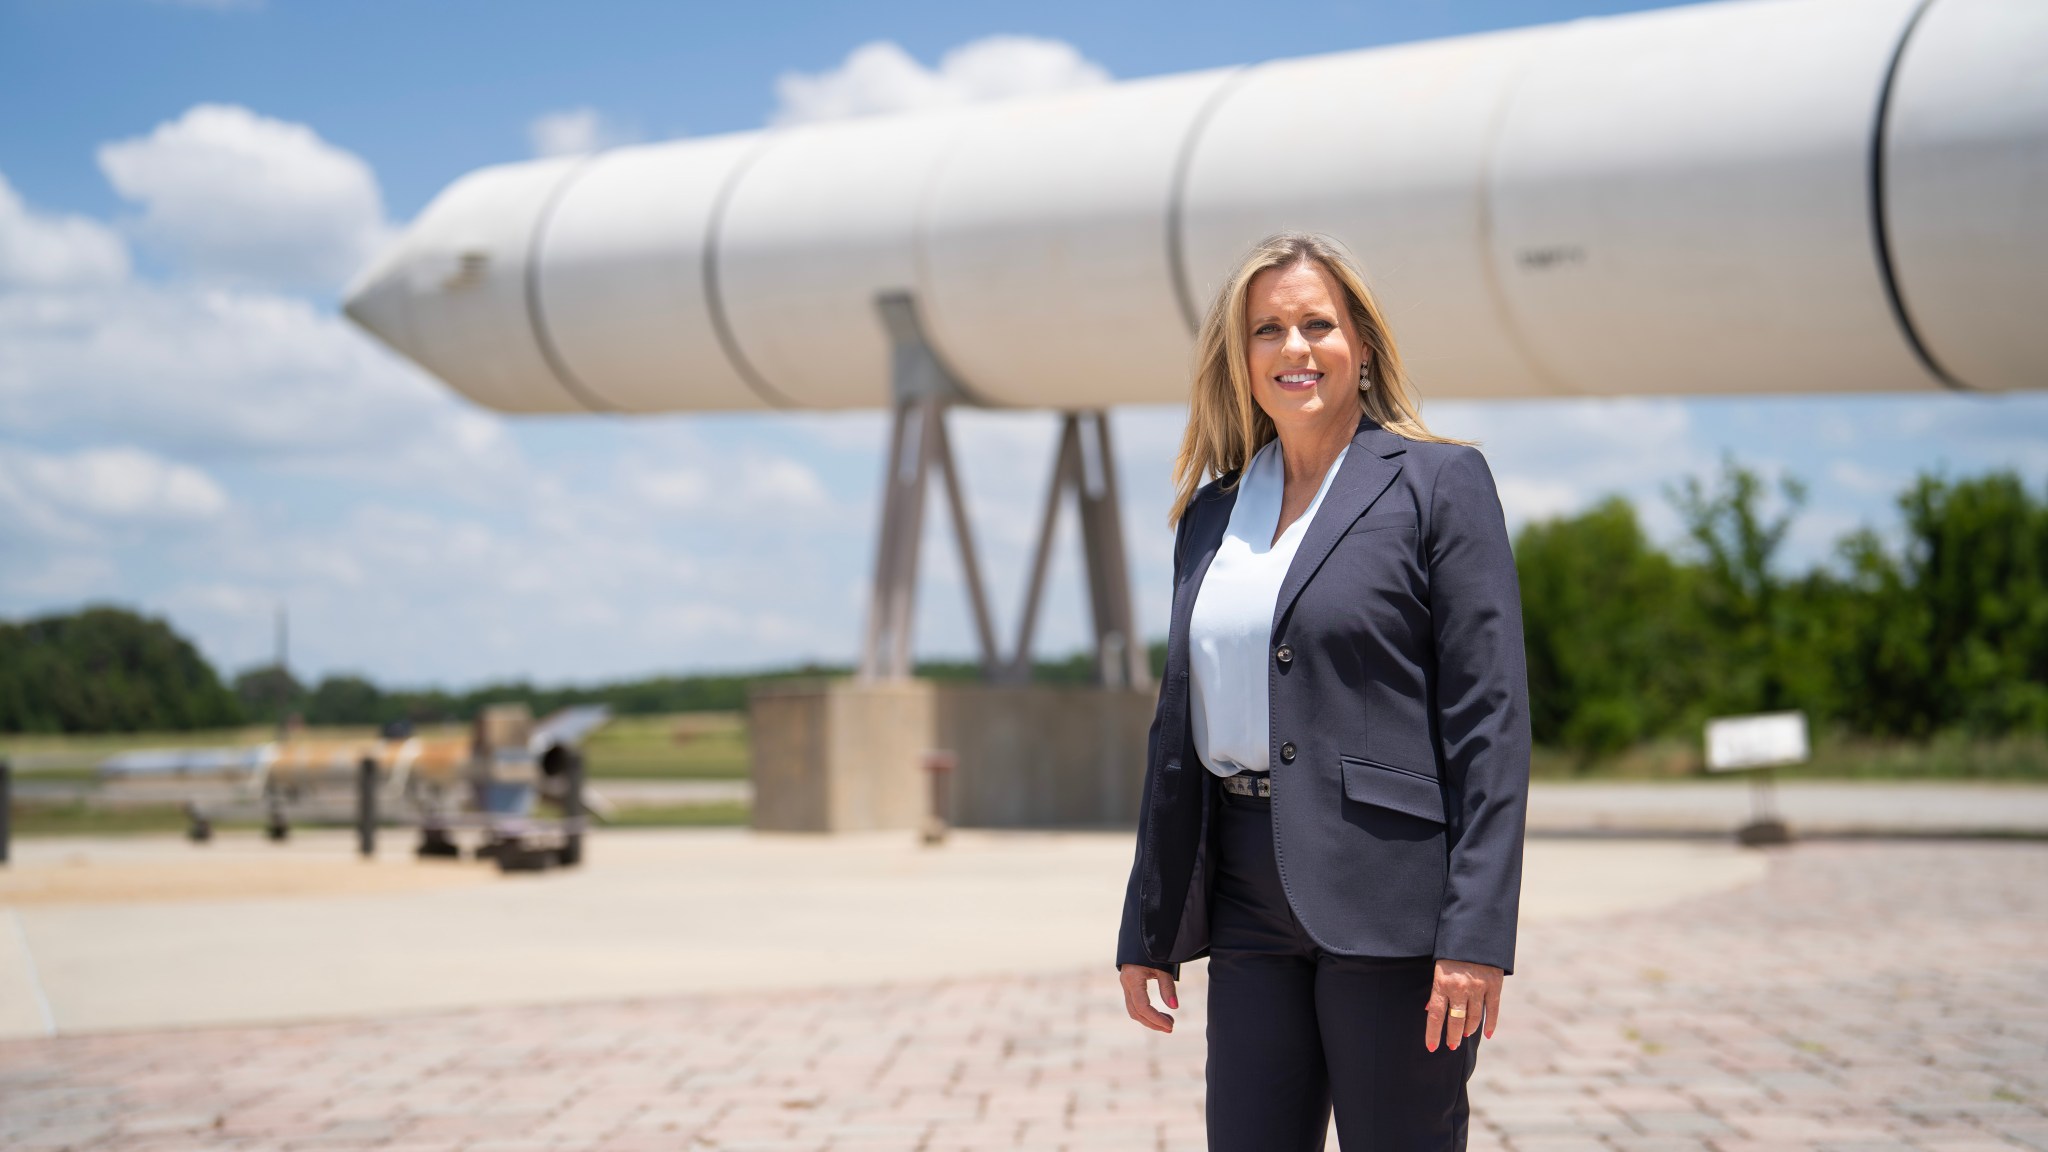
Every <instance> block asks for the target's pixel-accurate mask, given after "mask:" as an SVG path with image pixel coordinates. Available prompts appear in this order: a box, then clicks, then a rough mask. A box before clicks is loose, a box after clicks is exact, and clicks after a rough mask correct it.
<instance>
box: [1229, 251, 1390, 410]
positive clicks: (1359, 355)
mask: <svg viewBox="0 0 2048 1152" xmlns="http://www.w3.org/2000/svg"><path fill="white" fill-rule="evenodd" d="M1343 300H1344V288H1343V286H1342V285H1340V284H1338V283H1337V280H1336V278H1335V277H1333V276H1331V275H1330V274H1329V272H1327V271H1325V270H1324V269H1323V266H1322V265H1321V264H1319V263H1317V262H1316V261H1313V260H1306V261H1302V262H1301V263H1298V264H1291V265H1288V266H1286V267H1283V268H1268V269H1266V270H1265V271H1263V272H1260V273H1259V274H1258V275H1256V276H1253V277H1252V282H1251V284H1250V285H1248V286H1247V290H1246V292H1245V358H1246V361H1247V364H1246V367H1248V368H1249V369H1250V370H1251V378H1252V400H1253V401H1254V402H1256V403H1257V404H1258V406H1259V407H1260V408H1262V409H1264V410H1265V413H1266V415H1267V416H1269V417H1271V418H1272V420H1273V424H1274V426H1275V427H1276V428H1278V429H1280V430H1282V431H1293V430H1296V429H1303V428H1308V427H1314V426H1319V425H1321V424H1322V423H1323V422H1324V421H1329V420H1340V421H1343V422H1344V423H1345V425H1346V426H1347V427H1348V426H1350V425H1352V424H1356V423H1357V421H1358V412H1359V403H1358V366H1359V365H1360V364H1361V363H1363V362H1364V359H1365V347H1364V343H1363V342H1362V341H1361V340H1360V339H1359V337H1358V333H1357V331H1356V330H1355V329H1354V327H1353V325H1352V323H1351V314H1350V312H1349V311H1348V310H1347V309H1346V308H1345V307H1344V305H1343Z"/></svg>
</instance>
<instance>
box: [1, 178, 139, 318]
mask: <svg viewBox="0 0 2048 1152" xmlns="http://www.w3.org/2000/svg"><path fill="white" fill-rule="evenodd" d="M127 276H128V246H127V245H126V244H123V243H122V242H121V237H120V236H119V235H117V234H115V232H114V230H113V229H111V228H108V227H107V226H106V225H104V224H101V223H100V222H98V221H97V220H89V219H87V218H85V217H83V216H48V215H43V214H40V213H37V212H34V211H31V210H30V209H29V206H28V205H27V204H25V203H23V202H22V199H21V195H20V193H18V192H16V191H15V190H14V186H13V185H12V184H10V183H8V182H7V178H6V177H5V176H0V290H5V289H8V288H64V287H72V286H77V285H90V284H108V283H115V282H118V281H120V280H123V279H126V278H127Z"/></svg>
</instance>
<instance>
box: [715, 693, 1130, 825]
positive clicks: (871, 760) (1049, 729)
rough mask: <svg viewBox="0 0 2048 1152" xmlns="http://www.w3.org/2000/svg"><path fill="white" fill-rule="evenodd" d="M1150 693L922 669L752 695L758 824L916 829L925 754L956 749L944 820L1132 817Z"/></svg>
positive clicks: (923, 797)
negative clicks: (921, 674) (937, 678)
mask: <svg viewBox="0 0 2048 1152" xmlns="http://www.w3.org/2000/svg"><path fill="white" fill-rule="evenodd" d="M1154 699H1155V690H1154V689H1150V688H1145V689H1129V688H1090V687H1067V686H1054V685H1039V684H1032V685H1019V686H1010V685H992V684H974V683H944V684H941V683H935V682H933V681H930V680H884V681H872V682H861V681H856V680H850V679H847V680H797V681H777V682H774V683H769V684H763V685H760V686H757V687H756V688H755V689H754V691H753V693H752V694H751V695H750V696H749V698H748V701H747V719H748V727H749V730H750V736H751V739H752V744H753V779H754V817H753V823H754V827H755V828H757V829H761V830H764V831H786V832H845V831H861V830H872V829H885V828H900V829H912V828H917V827H919V826H920V825H921V824H922V823H923V821H924V818H925V815H926V813H927V812H928V811H929V808H930V791H929V788H930V783H929V781H928V780H927V779H926V775H925V771H924V757H925V753H927V752H930V751H938V750H944V751H948V752H951V753H953V754H954V756H955V757H956V758H957V760H958V767H957V768H956V769H955V771H954V773H953V783H952V812H951V813H950V814H949V820H950V822H951V823H953V824H955V825H958V826H960V827H966V828H1083V827H1120V826H1128V825H1131V824H1134V823H1136V821H1137V817H1138V791H1139V787H1140V785H1141V784H1142V783H1143V781H1144V776H1145V733H1146V730H1147V728H1148V727H1149V726H1150V725H1151V723H1152V709H1153V701H1154Z"/></svg>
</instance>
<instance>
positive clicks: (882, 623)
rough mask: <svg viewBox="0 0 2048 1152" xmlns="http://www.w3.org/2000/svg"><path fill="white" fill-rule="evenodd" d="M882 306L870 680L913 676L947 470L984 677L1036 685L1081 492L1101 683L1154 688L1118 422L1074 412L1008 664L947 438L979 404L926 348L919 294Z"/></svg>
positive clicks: (1063, 427)
mask: <svg viewBox="0 0 2048 1152" xmlns="http://www.w3.org/2000/svg"><path fill="white" fill-rule="evenodd" d="M877 306H878V308H879V309H880V311H881V314H882V320H883V323H884V324H885V325H886V327H887V328H888V331H889V334H890V337H891V341H892V344H893V353H892V365H893V372H892V375H893V378H894V379H893V383H894V388H895V396H896V400H895V404H894V406H893V408H892V411H891V423H890V429H889V454H888V456H887V458H886V461H885V463H884V466H883V474H882V523H881V533H880V539H879V541H878V543H877V546H876V549H875V579H874V587H873V588H872V589H871V591H870V594H869V600H868V625H867V635H866V640H865V643H864V644H863V646H862V650H861V663H860V677H861V679H863V680H880V679H890V678H894V677H902V676H908V675H910V673H911V632H912V629H913V627H914V625H915V622H916V615H917V559H918V545H919V541H920V539H921V538H922V536H923V534H924V494H925V488H926V485H927V480H928V478H929V476H930V474H931V472H932V471H934V470H936V471H937V472H938V473H939V477H940V479H941V480H942V481H943V482H944V484H945V491H946V504H947V509H948V511H949V512H950V514H951V517H952V527H953V537H954V539H955V541H957V542H958V544H959V548H960V566H961V568H962V574H963V576H964V577H965V583H966V585H967V594H968V600H969V603H970V607H971V608H972V610H973V613H974V626H975V633H976V638H977V640H978V641H979V644H980V647H981V666H982V674H983V675H984V676H985V677H987V678H988V679H990V680H1005V681H1015V682H1023V681H1028V680H1030V678H1031V666H1032V643H1031V642H1032V637H1033V635H1034V634H1035V632H1036V629H1037V626H1038V609H1039V605H1040V603H1041V602H1042V600H1043V598H1044V592H1045V581H1046V574H1047V569H1048V567H1049V565H1050V562H1051V556H1052V542H1053V536H1054V530H1055V528H1056V527H1057V526H1058V522H1059V511H1060V504H1061V499H1062V497H1063V496H1064V495H1065V492H1066V490H1067V489H1068V488H1070V487H1071V488H1072V489H1073V491H1074V496H1075V503H1076V505H1077V507H1078V509H1079V511H1080V518H1081V545H1082V561H1083V567H1084V569H1085V571H1086V576H1087V582H1088V605H1089V611H1090V614H1091V616H1092V617H1093V620H1094V626H1095V665H1096V678H1097V681H1098V682H1099V683H1101V684H1103V685H1106V686H1113V687H1143V686H1144V685H1145V684H1147V683H1148V682H1149V680H1150V675H1149V661H1148V659H1147V655H1148V654H1147V652H1146V650H1145V646H1144V644H1143V643H1142V641H1141V640H1139V639H1138V634H1137V621H1136V618H1135V616H1134V614H1133V613H1132V610H1131V585H1130V571H1129V568H1128V566H1127V564H1126V562H1125V557H1124V539H1123V525H1122V522H1121V520H1120V519H1119V508H1120V506H1119V502H1118V499H1117V488H1116V466H1115V457H1114V456H1113V455H1112V454H1111V452H1110V436H1109V417H1108V414H1107V413H1105V412H1101V411H1088V412H1067V413H1065V414H1064V415H1063V416H1062V418H1061V421H1060V436H1059V449H1058V452H1057V453H1056V455H1055V457H1054V461H1053V474H1052V484H1051V488H1050V491H1048V492H1047V494H1046V501H1045V516H1044V519H1043V521H1042V523H1041V526H1040V529H1039V538H1038V547H1037V549H1036V550H1035V552H1034V554H1033V556H1032V562H1031V578H1030V582H1029V587H1028V589H1027V590H1026V592H1025V596H1024V609H1023V613H1022V615H1021V617H1020V618H1019V621H1018V629H1017V646H1016V649H1015V651H1014V653H1013V654H1012V655H1011V657H1010V658H1009V659H1008V660H1005V659H1003V658H1002V656H1001V653H1000V651H999V649H998V646H997V640H996V633H995V622H994V617H993V616H992V614H991V613H990V611H989V605H988V595H987V592H986V591H985V588H984V586H983V583H982V576H981V565H980V562H979V561H978V559H977V558H976V554H975V548H974V536H973V533H972V531H971V530H970V522H969V519H968V515H967V502H966V498H965V497H964V495H963V494H962V491H961V486H960V473H959V467H958V465H957V464H956V463H955V461H954V459H953V448H952V443H951V441H950V439H949V437H948V436H947V432H946V417H945V410H946V408H947V407H948V406H949V405H950V404H954V403H963V402H972V401H971V398H970V397H969V396H968V395H967V393H966V391H965V390H964V389H963V388H961V387H960V385H959V383H958V382H957V381H956V380H954V379H953V378H952V376H951V375H950V374H949V373H948V372H947V371H946V369H945V366H944V365H943V364H942V363H941V362H940V361H939V359H938V357H937V356H936V354H934V353H933V352H932V350H931V347H930V345H929V344H927V343H926V342H925V340H924V337H923V332H922V329H921V327H920V325H919V322H918V317H917V310H916V306H915V304H914V302H913V301H912V300H911V299H910V297H909V296H907V295H905V294H902V293H891V294H885V295H884V296H882V297H881V298H880V299H878V300H877Z"/></svg>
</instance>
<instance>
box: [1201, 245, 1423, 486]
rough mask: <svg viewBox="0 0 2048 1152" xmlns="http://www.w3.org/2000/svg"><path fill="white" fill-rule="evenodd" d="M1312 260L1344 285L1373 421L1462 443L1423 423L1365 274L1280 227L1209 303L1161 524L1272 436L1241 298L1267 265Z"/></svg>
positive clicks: (1363, 398) (1336, 251)
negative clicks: (1249, 356)
mask: <svg viewBox="0 0 2048 1152" xmlns="http://www.w3.org/2000/svg"><path fill="white" fill-rule="evenodd" d="M1309 261H1314V262H1315V263H1317V264H1319V265H1321V266H1322V268H1323V270H1324V271H1326V272H1328V273H1329V274H1330V275H1331V276H1333V277H1335V278H1336V281H1337V283H1339V284H1341V285H1343V287H1344V296H1345V303H1346V304H1347V305H1348V307H1349V311H1350V313H1351V323H1352V324H1353V325H1354V326H1356V327H1357V329H1358V333H1359V335H1360V336H1361V337H1362V338H1363V339H1364V342H1365V347H1366V354H1367V355H1366V360H1367V362H1368V363H1369V364H1371V365H1372V387H1371V388H1369V389H1367V390H1366V391H1364V392H1362V393H1360V394H1359V397H1358V399H1359V403H1360V404H1361V405H1363V406H1364V408H1365V414H1366V415H1367V416H1369V417H1371V418H1372V420H1373V422H1374V423H1376V424H1378V425H1379V426H1380V427H1382V428H1385V429H1386V430H1387V431H1389V432H1392V433H1394V434H1395V435H1397V436H1403V437H1406V438H1407V439H1410V440H1429V441H1435V442H1438V443H1451V444H1462V443H1464V441H1462V440H1452V439H1451V438H1450V437H1448V436H1439V435H1437V434H1436V433H1434V432H1431V431H1430V430H1429V428H1428V427H1427V426H1426V425H1424V424H1423V422H1422V410H1421V406H1420V405H1419V404H1418V403H1417V401H1416V399H1415V391H1414V388H1413V386H1411V385H1410V384H1409V382H1408V374H1407V373H1406V372H1405V371H1403V370H1402V368H1401V353H1400V351H1399V350H1398V349H1396V348H1395V347H1394V334H1393V332H1392V331H1391V330H1389V329H1388V327H1387V321H1386V318H1385V317H1384V316H1382V315H1381V314H1380V306H1379V303H1378V302H1377V301H1375V300H1374V299H1373V297H1372V290H1371V289H1369V288H1367V287H1366V286H1365V275H1364V274H1363V273H1362V272H1360V271H1359V270H1358V264H1357V262H1356V261H1354V260H1352V258H1351V254H1350V253H1348V252H1346V251H1345V250H1344V247H1343V245H1341V244H1339V243H1338V242H1337V241H1335V240H1332V239H1330V238H1329V237H1327V236H1318V235H1316V234H1315V233H1312V232H1281V233H1279V234H1278V235H1274V236H1268V237H1267V238H1265V239H1264V240H1261V241H1259V243H1258V244H1257V245H1255V246H1254V247H1253V248H1252V250H1251V251H1249V252H1247V253H1245V257H1244V259H1243V261H1241V262H1240V263H1239V264H1238V266H1237V271H1236V272H1234V273H1232V274H1231V277H1230V279H1229V280H1228V281H1225V282H1224V285H1223V289H1222V291H1220V292H1218V293H1216V299H1215V300H1213V301H1211V302H1210V304H1209V315H1208V316H1207V317H1206V318H1205V319H1203V321H1202V330H1201V333H1200V334H1199V335H1198V336H1197V337H1196V338H1195V373H1194V376H1195V378H1194V386H1193V388H1192V389H1191V395H1190V396H1189V398H1188V427H1187V431H1186V432H1184V433H1182V434H1181V440H1180V454H1179V455H1178V456H1177V457H1175V458H1174V461H1173V487H1174V500H1173V510H1172V511H1171V512H1170V513H1168V515H1167V518H1166V522H1167V523H1168V524H1177V523H1179V522H1180V518H1181V516H1182V514H1184V513H1185V512H1186V511H1187V507H1188V503H1189V502H1190V501H1192V500H1193V499H1194V498H1195V491H1196V489H1198V488H1200V487H1201V486H1202V484H1203V483H1204V482H1206V480H1207V479H1208V477H1210V476H1222V475H1225V474H1226V473H1229V472H1234V471H1242V470H1243V468H1244V466H1245V465H1246V464H1247V463H1249V462H1250V461H1251V458H1252V454H1253V453H1255V452H1257V451H1258V450H1259V449H1260V448H1263V447H1265V446H1266V443H1267V442H1268V441H1270V440H1272V439H1273V437H1274V435H1275V434H1276V433H1275V432H1274V429H1273V420H1272V418H1271V417H1269V416H1267V415H1266V413H1265V411H1264V410H1263V409H1261V408H1260V407H1259V406H1258V404H1257V403H1256V402H1254V401H1253V399H1252V381H1251V372H1250V370H1249V369H1248V368H1247V367H1246V365H1245V331H1244V326H1245V297H1246V296H1247V295H1248V294H1249V292H1250V289H1251V283H1252V278H1253V277H1254V276H1257V275H1258V274H1259V273H1261V272H1264V271H1265V270H1266V269H1268V268H1289V267H1292V266H1294V265H1296V264H1305V263H1308V262H1309Z"/></svg>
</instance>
